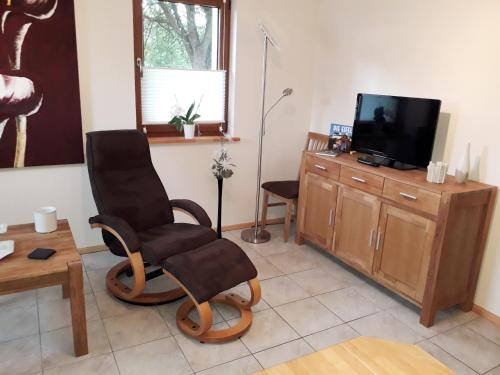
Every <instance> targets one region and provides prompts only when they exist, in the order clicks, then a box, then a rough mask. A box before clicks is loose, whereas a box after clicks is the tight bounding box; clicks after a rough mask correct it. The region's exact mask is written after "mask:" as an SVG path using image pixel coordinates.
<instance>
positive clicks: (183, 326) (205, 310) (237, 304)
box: [163, 271, 261, 343]
mask: <svg viewBox="0 0 500 375" xmlns="http://www.w3.org/2000/svg"><path fill="white" fill-rule="evenodd" d="M163 272H164V273H165V274H166V275H167V276H168V277H170V278H171V279H172V280H174V281H175V282H176V283H177V284H178V285H179V286H180V287H181V288H182V289H183V290H184V291H185V292H186V294H187V295H188V296H189V298H190V299H189V300H188V301H186V302H184V303H183V304H182V305H181V307H179V310H177V315H176V322H177V326H178V327H179V329H180V330H181V331H182V332H183V333H184V334H186V335H187V336H190V337H192V338H195V339H196V340H198V341H200V342H201V343H206V342H209V343H216V342H226V341H230V340H235V339H238V338H240V337H241V336H243V335H244V334H245V333H246V332H247V331H248V330H249V329H250V326H251V325H252V318H253V315H252V310H251V308H252V306H255V305H256V304H257V303H259V301H260V299H261V289H260V283H259V281H258V280H257V279H252V280H249V281H248V282H247V283H248V286H249V287H250V293H251V296H250V299H249V300H248V301H247V300H246V299H244V298H243V297H241V296H239V295H238V294H235V293H229V294H219V295H217V296H215V297H214V298H212V299H211V300H210V301H207V302H203V303H201V304H200V303H198V302H197V301H196V299H195V298H194V297H193V295H192V294H191V292H190V291H189V290H188V289H187V288H186V287H185V286H184V285H183V284H182V283H181V282H180V281H179V280H178V279H177V278H176V277H175V276H173V275H172V274H170V273H169V272H167V271H163ZM210 303H220V304H224V305H228V306H232V307H234V308H236V309H237V310H238V311H239V313H240V321H239V322H238V324H236V325H235V326H233V327H230V328H226V329H222V330H213V329H212V325H213V320H212V317H213V314H212V308H211V307H210ZM194 309H196V310H197V312H198V316H199V319H200V322H199V323H196V322H194V321H193V320H192V319H191V318H190V317H189V314H190V312H191V311H192V310H194Z"/></svg>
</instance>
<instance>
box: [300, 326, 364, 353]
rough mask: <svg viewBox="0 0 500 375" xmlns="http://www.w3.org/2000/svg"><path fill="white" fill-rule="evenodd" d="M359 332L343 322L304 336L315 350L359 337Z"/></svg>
mask: <svg viewBox="0 0 500 375" xmlns="http://www.w3.org/2000/svg"><path fill="white" fill-rule="evenodd" d="M358 336H359V334H358V333H357V332H356V331H355V330H353V329H352V328H351V326H349V325H348V324H342V325H339V326H336V327H333V328H329V329H327V330H325V331H321V332H318V333H315V334H313V335H310V336H306V337H304V340H306V341H307V342H308V343H309V345H311V346H312V347H313V348H314V350H322V349H326V348H328V347H330V346H333V345H337V344H340V343H342V342H344V341H348V340H351V339H354V338H356V337H358Z"/></svg>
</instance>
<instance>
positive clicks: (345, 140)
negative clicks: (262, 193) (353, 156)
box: [328, 123, 352, 153]
mask: <svg viewBox="0 0 500 375" xmlns="http://www.w3.org/2000/svg"><path fill="white" fill-rule="evenodd" d="M351 144H352V126H350V125H341V124H333V123H332V124H331V125H330V141H329V142H328V148H329V149H330V150H336V151H340V152H345V153H348V152H350V151H351Z"/></svg>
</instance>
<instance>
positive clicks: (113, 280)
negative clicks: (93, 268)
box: [91, 224, 186, 305]
mask: <svg viewBox="0 0 500 375" xmlns="http://www.w3.org/2000/svg"><path fill="white" fill-rule="evenodd" d="M91 228H93V229H96V228H100V229H104V230H106V231H108V232H109V233H111V234H112V235H113V236H115V237H116V239H117V240H118V241H120V243H121V245H122V246H123V248H124V249H125V251H126V252H127V256H128V259H127V260H124V261H123V262H120V263H118V264H117V265H115V266H114V267H113V268H111V269H110V270H109V271H108V273H107V275H106V287H107V288H108V290H109V291H110V292H111V294H113V295H114V296H115V297H116V298H118V299H120V300H122V301H125V302H129V303H133V304H136V305H161V304H164V303H168V302H173V301H175V300H178V299H180V298H182V297H184V296H185V295H186V293H185V292H184V290H183V289H182V288H176V289H172V290H168V291H165V292H161V293H144V289H145V288H146V271H145V269H144V260H143V258H142V255H141V253H140V252H131V251H130V249H129V248H128V247H127V245H126V244H125V241H124V240H123V238H122V237H121V236H120V235H119V234H118V233H117V232H116V231H115V230H114V229H113V228H111V227H109V226H107V225H103V224H92V225H91ZM130 269H132V273H133V277H134V286H133V288H129V287H128V286H127V285H125V284H124V283H123V282H122V281H121V280H120V275H121V274H122V273H125V272H129V271H130Z"/></svg>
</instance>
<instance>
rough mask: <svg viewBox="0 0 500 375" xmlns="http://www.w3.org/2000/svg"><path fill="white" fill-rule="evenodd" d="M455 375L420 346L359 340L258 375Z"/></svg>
mask: <svg viewBox="0 0 500 375" xmlns="http://www.w3.org/2000/svg"><path fill="white" fill-rule="evenodd" d="M337 374H338V375H344V374H353V375H354V374H358V375H422V374H433V375H453V372H452V371H451V370H450V369H448V368H447V367H446V366H445V365H443V364H442V363H441V362H439V361H438V360H436V359H434V358H433V357H432V356H431V355H430V354H428V353H426V352H425V351H423V350H422V349H420V348H419V347H418V346H415V345H409V344H403V343H398V342H392V341H386V340H380V339H375V338H372V337H358V338H356V339H354V340H351V341H346V342H343V343H342V344H338V345H335V346H332V347H330V348H327V349H324V350H321V351H319V352H316V353H313V354H310V355H307V356H305V357H302V358H298V359H295V360H293V361H290V362H287V363H283V364H281V365H278V366H276V367H273V368H270V369H267V370H264V371H261V372H258V373H256V374H254V375H337Z"/></svg>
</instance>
